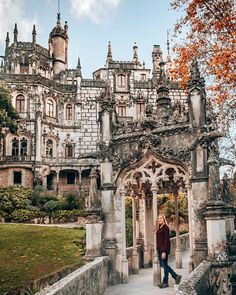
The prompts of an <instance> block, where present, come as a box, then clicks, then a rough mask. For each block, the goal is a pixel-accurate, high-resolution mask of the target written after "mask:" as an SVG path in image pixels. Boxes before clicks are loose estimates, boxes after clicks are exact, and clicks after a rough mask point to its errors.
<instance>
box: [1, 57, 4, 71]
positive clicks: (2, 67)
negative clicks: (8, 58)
mask: <svg viewBox="0 0 236 295" xmlns="http://www.w3.org/2000/svg"><path fill="white" fill-rule="evenodd" d="M3 72H4V65H3V59H2V61H1V66H0V73H3Z"/></svg>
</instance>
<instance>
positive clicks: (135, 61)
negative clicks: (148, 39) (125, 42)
mask: <svg viewBox="0 0 236 295" xmlns="http://www.w3.org/2000/svg"><path fill="white" fill-rule="evenodd" d="M133 51H134V56H133V62H134V63H135V64H137V63H138V46H137V45H136V42H134V46H133Z"/></svg>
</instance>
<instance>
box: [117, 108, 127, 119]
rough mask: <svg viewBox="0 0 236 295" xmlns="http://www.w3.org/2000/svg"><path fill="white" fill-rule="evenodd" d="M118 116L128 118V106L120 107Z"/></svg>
mask: <svg viewBox="0 0 236 295" xmlns="http://www.w3.org/2000/svg"><path fill="white" fill-rule="evenodd" d="M118 116H119V117H122V118H123V117H126V106H118Z"/></svg>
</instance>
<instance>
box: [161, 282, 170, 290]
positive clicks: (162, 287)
mask: <svg viewBox="0 0 236 295" xmlns="http://www.w3.org/2000/svg"><path fill="white" fill-rule="evenodd" d="M168 287H169V284H165V283H163V284H160V285H159V288H161V289H164V288H168Z"/></svg>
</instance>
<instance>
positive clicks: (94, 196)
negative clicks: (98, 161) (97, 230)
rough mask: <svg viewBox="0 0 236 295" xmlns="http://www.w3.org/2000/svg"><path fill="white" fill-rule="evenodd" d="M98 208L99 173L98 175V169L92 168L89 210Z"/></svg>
mask: <svg viewBox="0 0 236 295" xmlns="http://www.w3.org/2000/svg"><path fill="white" fill-rule="evenodd" d="M97 206H98V200H97V173H96V169H95V168H92V169H91V173H90V186H89V200H88V210H93V209H96V208H97Z"/></svg>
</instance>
